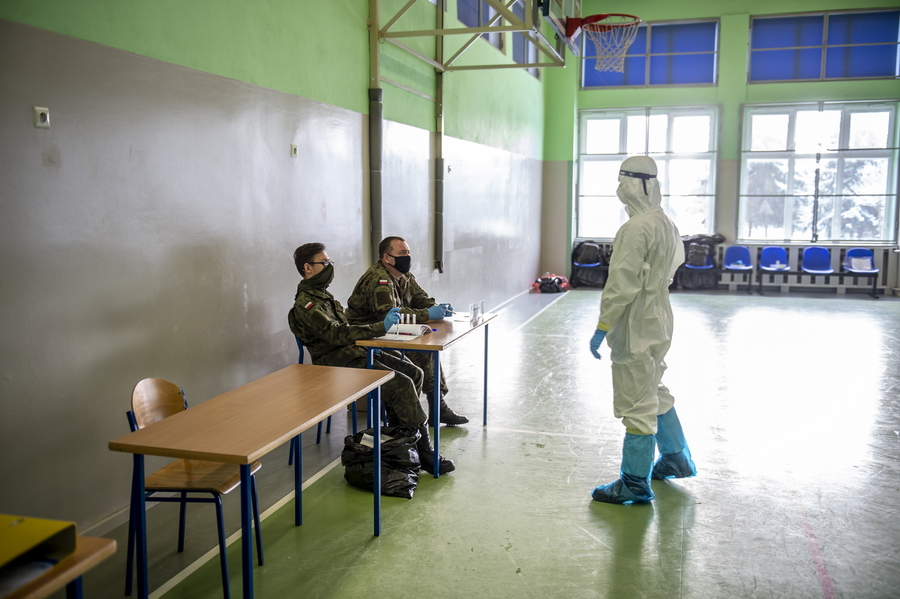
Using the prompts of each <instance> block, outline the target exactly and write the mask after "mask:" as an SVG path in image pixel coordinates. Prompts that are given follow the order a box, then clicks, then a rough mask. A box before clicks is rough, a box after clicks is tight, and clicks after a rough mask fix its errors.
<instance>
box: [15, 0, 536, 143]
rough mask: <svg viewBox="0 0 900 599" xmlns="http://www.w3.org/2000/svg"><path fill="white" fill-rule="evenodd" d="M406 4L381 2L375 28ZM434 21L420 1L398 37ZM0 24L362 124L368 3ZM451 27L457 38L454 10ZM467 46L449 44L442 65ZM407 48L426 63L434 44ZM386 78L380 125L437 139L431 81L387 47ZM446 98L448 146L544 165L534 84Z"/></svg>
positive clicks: (180, 8) (500, 82) (507, 77)
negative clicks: (329, 109)
mask: <svg viewBox="0 0 900 599" xmlns="http://www.w3.org/2000/svg"><path fill="white" fill-rule="evenodd" d="M405 4H406V1H405V0H381V2H380V5H381V11H380V12H381V15H380V18H381V20H382V24H384V23H386V22H387V21H388V20H389V19H390V18H392V17H393V15H395V14H396V13H397V12H398V11H399V10H400V9H401V8H402V7H403V6H404V5H405ZM436 10H437V9H436V7H435V6H434V5H433V4H432V3H431V2H428V1H427V0H420V1H419V2H418V3H416V4H415V5H414V6H413V7H412V9H411V10H410V11H409V12H408V13H407V14H405V15H404V16H403V18H402V19H400V20H399V21H398V22H397V23H396V25H395V26H394V29H395V30H414V29H424V28H429V29H430V28H433V27H434V24H435V20H436V13H435V11H436ZM0 18H6V19H9V20H11V21H15V22H19V23H24V24H28V25H33V26H35V27H39V28H41V29H46V30H49V31H54V32H57V33H62V34H65V35H69V36H72V37H76V38H80V39H85V40H90V41H93V42H97V43H99V44H104V45H107V46H112V47H114V48H119V49H122V50H127V51H129V52H134V53H135V54H140V55H143V56H149V57H152V58H157V59H160V60H163V61H166V62H170V63H173V64H177V65H181V66H185V67H189V68H192V69H198V70H200V71H205V72H208V73H213V74H216V75H221V76H223V77H229V78H232V79H237V80H239V81H246V82H248V83H252V84H255V85H259V86H262V87H266V88H270V89H274V90H277V91H282V92H286V93H290V94H294V95H298V96H302V97H305V98H310V99H312V100H317V101H320V102H324V103H326V104H331V105H333V106H338V107H341V108H347V109H350V110H354V111H357V112H360V113H368V109H369V107H368V93H367V91H368V88H369V33H368V28H367V20H368V18H369V2H368V1H367V0H329V1H328V2H322V1H321V0H299V1H298V0H267V1H266V2H253V3H249V2H246V1H245V0H191V2H183V1H182V0H133V1H129V2H122V1H121V0H4V1H3V2H0ZM446 23H447V26H449V27H459V26H461V25H460V23H459V21H458V20H457V19H456V2H455V0H451V1H450V2H449V3H448V9H447V12H446ZM463 39H464V36H453V37H448V38H447V40H448V41H447V48H448V50H447V51H448V53H452V52H454V51H455V48H456V46H458V45H459V44H461V43H462V40H463ZM338 40H339V41H338ZM403 42H404V43H405V44H407V45H409V46H410V47H412V48H415V49H416V50H418V51H420V52H422V53H424V54H427V55H433V51H434V45H435V42H434V38H431V37H423V38H405V39H404V40H403ZM510 44H511V42H510ZM469 52H470V53H471V54H468V55H467V56H466V57H465V59H464V60H463V62H468V61H480V60H488V61H491V62H505V63H511V62H512V61H511V60H510V59H509V58H508V57H507V55H506V54H505V53H503V52H501V51H499V50H497V49H496V48H494V47H492V46H490V45H489V44H487V42H485V41H483V40H478V41H477V42H476V44H475V45H474V46H473V48H472V49H471V50H470V51H469ZM381 68H382V76H383V77H385V78H387V79H390V80H391V81H393V82H396V83H397V84H399V86H395V85H391V84H389V83H383V84H382V87H383V88H384V90H385V91H384V115H385V118H387V119H389V120H393V121H397V122H400V123H404V124H408V125H413V126H415V127H420V128H423V129H427V130H429V131H434V130H435V104H434V102H433V101H432V100H430V99H429V98H434V96H435V72H434V69H433V68H432V67H431V66H430V65H428V64H427V63H425V62H423V61H421V60H419V59H417V58H415V57H413V56H412V55H410V54H409V53H407V52H405V51H403V50H400V49H399V48H397V47H395V46H393V45H391V44H390V43H385V44H382V45H381ZM400 86H402V87H400ZM404 88H406V89H404ZM423 96H426V97H423ZM446 98H447V101H446V103H445V132H446V133H447V134H448V135H452V136H454V137H458V138H460V139H464V140H468V141H474V142H478V143H482V144H485V145H489V146H492V147H496V148H500V149H505V150H508V151H511V152H514V153H517V154H521V155H525V156H529V157H536V158H541V157H542V153H543V131H544V119H543V115H544V105H543V103H544V92H543V84H542V83H541V82H540V81H538V80H536V79H535V78H534V77H532V76H531V75H529V74H527V73H525V72H524V71H522V70H519V69H512V70H502V71H485V72H466V73H450V74H448V75H447V78H446Z"/></svg>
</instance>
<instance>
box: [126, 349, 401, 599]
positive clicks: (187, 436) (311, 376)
mask: <svg viewBox="0 0 900 599" xmlns="http://www.w3.org/2000/svg"><path fill="white" fill-rule="evenodd" d="M393 376H394V373H393V371H385V370H365V369H361V368H337V367H332V366H313V365H309V364H293V365H291V366H288V367H287V368H283V369H281V370H279V371H277V372H273V373H272V374H270V375H267V376H264V377H263V378H261V379H258V380H255V381H253V382H251V383H247V384H246V385H243V386H241V387H238V388H237V389H234V390H233V391H229V392H227V393H223V394H222V395H219V396H218V397H214V398H212V399H210V400H208V401H205V402H203V403H200V404H197V405H195V406H193V407H191V408H190V409H189V410H185V411H183V412H179V413H178V414H175V415H174V416H170V417H168V418H166V419H165V420H161V421H159V422H155V423H153V424H151V425H149V426H147V427H144V428H142V429H140V430H138V431H135V432H133V433H129V434H127V435H124V436H122V437H120V438H118V439H115V440H114V441H110V443H109V448H110V449H111V450H112V451H121V452H125V453H131V454H134V457H133V459H134V481H133V484H132V497H131V502H132V509H133V510H134V513H135V514H136V515H137V518H136V521H137V522H136V524H137V526H136V535H137V563H138V576H137V580H138V596H139V597H141V599H145V598H146V597H148V595H149V588H148V587H149V585H148V581H147V520H146V502H145V494H144V455H157V456H166V457H173V458H188V459H194V460H208V461H211V462H224V463H228V464H237V465H238V466H239V467H240V473H241V485H240V488H239V491H240V495H241V564H242V570H243V590H244V597H245V598H246V599H249V598H251V597H253V543H252V537H253V535H252V530H251V526H252V522H251V513H252V510H251V501H252V500H251V494H250V465H251V464H252V463H253V462H254V461H255V460H257V459H259V458H260V457H262V456H264V455H265V454H267V453H269V452H270V451H272V450H273V449H275V448H276V447H279V446H280V445H282V444H284V443H286V442H288V441H290V440H291V439H292V438H297V440H298V442H297V444H296V448H295V450H294V451H295V453H294V493H295V495H294V498H295V501H294V510H295V515H294V518H295V523H296V524H297V525H298V526H299V525H300V524H301V522H302V495H301V484H302V471H301V460H300V447H301V446H302V443H300V442H299V437H300V434H301V433H302V432H303V431H304V430H306V429H308V428H310V427H313V426H315V425H316V424H317V423H318V422H319V421H321V420H323V419H324V418H327V417H328V416H330V415H332V414H334V413H336V412H337V411H339V410H341V409H342V408H344V406H346V405H348V404H350V403H351V402H353V401H354V400H356V399H357V398H358V397H361V396H363V395H365V394H367V393H370V392H374V393H373V394H374V401H375V404H374V406H373V408H374V409H376V410H377V409H380V393H379V390H380V388H381V385H383V384H384V383H386V382H387V381H389V380H390V379H391V378H393ZM374 442H375V444H376V446H375V456H374V457H375V488H376V489H380V488H381V451H380V444H381V436H380V435H375V436H374ZM374 496H375V499H374V511H375V536H378V535H380V534H381V493H379V492H375V493H374Z"/></svg>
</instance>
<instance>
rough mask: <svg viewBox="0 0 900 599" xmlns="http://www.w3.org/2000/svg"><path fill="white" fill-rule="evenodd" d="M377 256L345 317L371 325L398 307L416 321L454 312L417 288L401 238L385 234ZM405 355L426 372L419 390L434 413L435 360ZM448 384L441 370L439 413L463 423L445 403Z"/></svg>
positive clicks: (443, 418) (449, 422) (453, 422)
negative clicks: (423, 392) (423, 393)
mask: <svg viewBox="0 0 900 599" xmlns="http://www.w3.org/2000/svg"><path fill="white" fill-rule="evenodd" d="M378 256H379V259H378V260H376V261H375V263H374V264H373V265H372V266H370V267H369V270H367V271H366V272H365V273H363V276H361V277H360V278H359V281H357V283H356V287H355V288H354V289H353V293H352V294H351V295H350V299H348V300H347V318H348V319H349V320H350V322H352V323H353V324H372V323H376V322H380V321H381V320H383V319H384V317H385V315H386V314H387V313H388V311H389V310H391V309H394V308H400V312H401V313H403V314H412V315H414V316H415V319H416V322H420V323H421V322H426V321H428V320H440V319H442V318H444V317H445V316H449V315H450V314H452V313H453V312H452V311H453V308H451V307H450V304H437V303H436V302H435V301H434V299H433V298H430V297H428V294H427V293H425V291H424V290H423V289H422V288H421V287H419V284H418V283H417V282H416V277H414V276H413V274H412V273H411V272H409V268H410V263H411V260H412V259H411V258H410V252H409V245H407V243H406V241H405V240H404V239H403V238H402V237H386V238H384V240H382V242H381V243H380V244H378ZM407 357H408V358H409V359H410V360H411V361H412V362H413V363H414V364H415V365H416V366H418V367H419V368H421V369H422V371H423V372H424V373H425V382H424V383H423V384H422V390H423V391H425V396H426V397H427V398H428V418H429V424H431V425H432V426H435V424H434V422H431V418H432V414H434V360H433V359H432V357H431V354H429V353H427V352H409V353H407ZM447 390H448V389H447V383H446V381H445V380H444V373H443V371H441V415H440V420H441V422H442V423H444V424H447V425H457V424H465V423H467V422H468V421H469V419H468V418H466V417H465V416H463V415H461V414H457V413H456V412H454V411H453V410H452V409H450V406H448V405H447V402H446V401H444V396H445V395H447Z"/></svg>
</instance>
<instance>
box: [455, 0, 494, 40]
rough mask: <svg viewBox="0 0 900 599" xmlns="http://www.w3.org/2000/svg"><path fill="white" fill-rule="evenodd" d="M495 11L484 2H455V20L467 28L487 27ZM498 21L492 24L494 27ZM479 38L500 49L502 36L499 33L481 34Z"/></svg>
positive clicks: (468, 0)
mask: <svg viewBox="0 0 900 599" xmlns="http://www.w3.org/2000/svg"><path fill="white" fill-rule="evenodd" d="M496 14H497V11H496V10H494V8H492V7H491V6H490V5H489V4H488V3H487V2H485V1H484V0H457V3H456V18H458V19H459V20H460V21H461V22H462V23H463V24H464V25H465V26H467V27H487V26H488V23H489V22H490V20H491V19H493V18H494V16H495V15H496ZM497 23H498V21H495V22H494V23H493V24H494V25H496V24H497ZM481 37H483V38H484V39H486V40H487V41H488V43H489V44H491V45H492V46H494V47H496V48H502V46H503V41H502V40H503V36H502V35H501V34H500V32H490V33H482V34H481Z"/></svg>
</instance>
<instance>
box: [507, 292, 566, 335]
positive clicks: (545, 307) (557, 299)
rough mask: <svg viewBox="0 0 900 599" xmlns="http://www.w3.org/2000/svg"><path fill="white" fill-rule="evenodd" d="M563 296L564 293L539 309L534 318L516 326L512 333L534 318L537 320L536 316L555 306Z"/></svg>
mask: <svg viewBox="0 0 900 599" xmlns="http://www.w3.org/2000/svg"><path fill="white" fill-rule="evenodd" d="M565 295H566V294H565V293H560V294H559V297H558V298H556V299H555V300H553V301H552V302H550V303H549V304H547V305H546V306H544V307H543V308H541V309H540V310H539V311H538V312H537V313H536V314H535V315H534V316H532V317H531V318H529V319H528V320H526V321H525V322H523V323H522V324H520V325H519V326H517V327H516V328H515V329H513V333H515V332H517V331H518V330H519V329H521V328H522V327H524V326H525V325H526V324H528V323H529V322H531V321H532V320H534V319H535V318H537V317H538V316H540V315H541V314H543V313H544V310H546V309H547V308H549V307H550V306H552V305H553V304H555V303H556V302H558V301H559V300H561V299H562V298H563V297H565Z"/></svg>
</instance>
